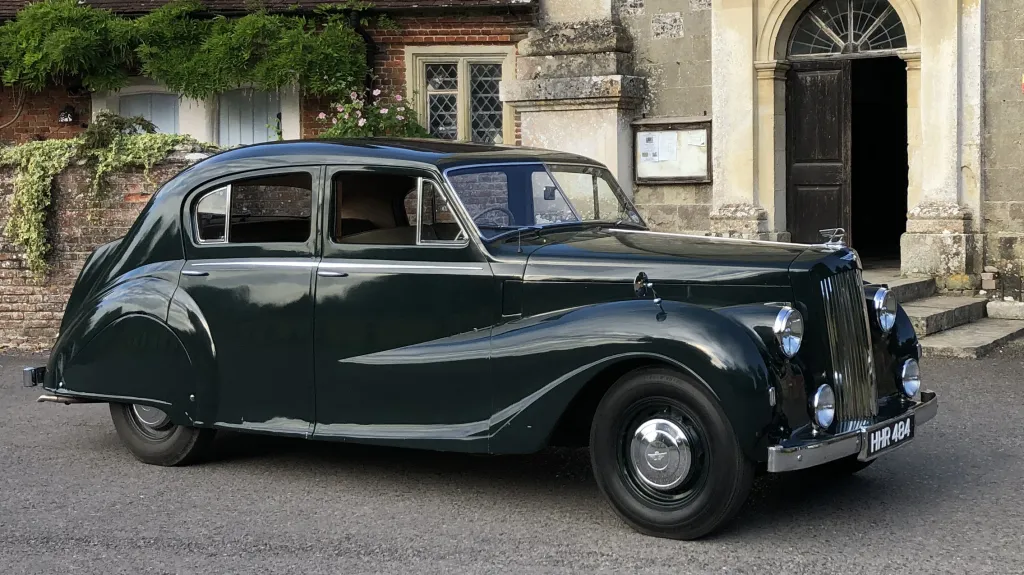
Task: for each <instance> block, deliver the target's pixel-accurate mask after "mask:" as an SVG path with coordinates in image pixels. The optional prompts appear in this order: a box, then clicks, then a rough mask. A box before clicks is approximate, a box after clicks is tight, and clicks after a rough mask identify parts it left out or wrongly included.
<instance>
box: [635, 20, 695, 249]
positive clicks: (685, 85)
mask: <svg viewBox="0 0 1024 575" xmlns="http://www.w3.org/2000/svg"><path fill="white" fill-rule="evenodd" d="M615 1H618V2H620V8H619V17H620V19H621V21H622V23H623V25H625V26H626V28H627V29H628V30H629V32H630V34H631V35H632V36H633V41H634V46H635V48H634V54H635V65H636V69H637V72H638V73H639V75H642V76H645V77H646V78H647V86H648V92H647V94H646V97H645V99H644V102H643V105H642V107H641V110H640V111H641V113H642V114H643V116H645V117H685V118H694V117H701V116H707V117H710V115H711V0H615ZM712 129H714V127H712ZM634 198H635V201H636V203H637V207H638V208H639V209H640V211H641V212H642V214H643V216H644V219H645V220H646V221H647V223H648V224H649V225H651V227H652V228H654V229H658V230H662V231H674V232H685V233H705V232H707V231H708V230H710V229H711V222H710V220H709V214H710V212H711V184H687V185H655V186H652V185H637V186H636V187H635V189H634Z"/></svg>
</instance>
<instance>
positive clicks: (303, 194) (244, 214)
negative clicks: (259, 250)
mask: <svg viewBox="0 0 1024 575" xmlns="http://www.w3.org/2000/svg"><path fill="white" fill-rule="evenodd" d="M195 206H196V207H195V210H194V218H195V229H196V237H197V238H198V239H199V242H200V243H225V242H227V243H232V244H240V243H279V242H305V241H306V240H308V239H309V236H310V233H311V230H312V213H313V178H312V176H311V175H310V174H309V173H306V172H300V173H295V174H282V175H273V176H263V177H259V178H249V179H245V180H238V181H236V182H231V183H230V184H227V185H224V186H221V187H219V188H216V189H214V190H210V191H209V192H206V193H205V194H203V195H201V196H200V197H199V200H198V201H197V202H196V204H195ZM227 214H230V218H229V219H228V218H226V215H227ZM226 220H227V221H226ZM225 224H226V225H225Z"/></svg>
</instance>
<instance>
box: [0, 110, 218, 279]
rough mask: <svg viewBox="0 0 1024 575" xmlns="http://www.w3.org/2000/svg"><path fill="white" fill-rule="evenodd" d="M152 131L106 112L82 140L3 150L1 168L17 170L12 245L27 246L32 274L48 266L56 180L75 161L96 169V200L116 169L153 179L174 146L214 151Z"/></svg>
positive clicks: (183, 138)
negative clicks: (48, 223)
mask: <svg viewBox="0 0 1024 575" xmlns="http://www.w3.org/2000/svg"><path fill="white" fill-rule="evenodd" d="M140 120H141V121H140ZM152 132H153V126H152V124H150V123H149V122H147V121H146V120H144V119H141V118H122V117H120V116H116V115H114V114H110V113H106V114H101V115H100V117H99V118H98V119H97V121H96V122H95V123H94V124H93V125H92V126H90V128H89V130H88V131H87V132H86V133H85V134H84V135H82V136H80V137H78V138H74V139H68V140H44V141H41V142H28V143H25V144H20V145H17V146H8V147H4V148H0V166H5V167H12V168H14V171H15V176H14V194H13V195H12V197H11V208H10V214H9V217H8V220H7V228H6V229H5V233H6V235H7V237H8V239H9V240H10V241H11V243H13V244H15V245H17V246H19V247H20V248H22V249H23V250H25V258H26V260H27V262H28V265H29V269H31V270H32V272H33V273H36V274H38V275H41V274H44V273H45V272H46V270H47V263H46V258H47V256H48V255H49V253H50V244H49V241H48V237H47V229H46V219H47V215H48V213H49V208H50V202H51V195H50V191H51V189H52V187H53V179H54V178H55V177H56V176H57V175H58V174H60V173H61V172H62V171H63V170H64V169H66V168H67V167H68V166H69V165H71V163H72V162H76V163H81V164H84V165H86V166H88V167H89V168H90V169H91V170H92V177H91V180H90V186H89V192H90V193H89V197H90V199H91V200H93V201H95V200H98V199H102V197H103V195H102V192H103V183H104V180H105V177H106V176H107V175H108V174H110V173H112V172H116V171H121V170H127V169H142V170H144V173H145V176H146V177H147V178H148V177H149V170H150V169H151V168H152V167H153V166H154V165H155V164H156V163H157V162H159V161H161V160H163V159H164V158H166V157H167V156H168V155H169V154H170V153H171V152H172V151H174V150H182V151H210V150H212V149H213V146H210V145H206V144H200V143H199V142H197V141H196V140H195V139H193V138H192V137H190V136H180V135H176V134H154V133H152Z"/></svg>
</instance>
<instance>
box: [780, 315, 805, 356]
mask: <svg viewBox="0 0 1024 575" xmlns="http://www.w3.org/2000/svg"><path fill="white" fill-rule="evenodd" d="M773 331H774V332H775V340H776V341H777V342H778V343H779V349H780V350H782V354H783V355H785V356H786V357H793V356H794V355H796V352H798V351H800V344H801V343H803V340H804V317H803V316H802V315H800V312H798V311H796V310H795V309H793V308H791V307H789V306H786V307H783V308H782V309H780V310H779V315H777V316H775V326H774V328H773Z"/></svg>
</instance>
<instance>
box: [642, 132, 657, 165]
mask: <svg viewBox="0 0 1024 575" xmlns="http://www.w3.org/2000/svg"><path fill="white" fill-rule="evenodd" d="M658 140H659V138H658V134H657V133H656V132H640V161H641V162H660V161H661V159H660V157H659V154H658V151H659V150H658Z"/></svg>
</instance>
